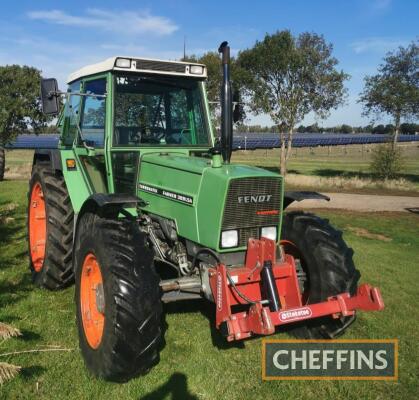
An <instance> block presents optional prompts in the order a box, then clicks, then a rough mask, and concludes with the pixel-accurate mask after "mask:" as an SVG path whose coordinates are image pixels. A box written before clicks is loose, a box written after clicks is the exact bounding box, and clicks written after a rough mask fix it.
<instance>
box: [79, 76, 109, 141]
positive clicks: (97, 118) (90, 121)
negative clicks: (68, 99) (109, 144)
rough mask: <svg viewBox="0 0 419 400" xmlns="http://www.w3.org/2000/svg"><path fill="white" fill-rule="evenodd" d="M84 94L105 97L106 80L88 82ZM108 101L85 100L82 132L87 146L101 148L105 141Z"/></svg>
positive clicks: (93, 98) (90, 97)
mask: <svg viewBox="0 0 419 400" xmlns="http://www.w3.org/2000/svg"><path fill="white" fill-rule="evenodd" d="M84 92H85V93H89V94H96V95H104V94H105V93H106V79H96V80H94V81H89V82H86V83H85V85H84ZM105 114H106V99H105V98H104V97H94V96H85V97H84V98H83V114H82V118H81V131H82V133H83V137H84V139H85V140H86V142H87V145H90V146H93V147H95V148H101V147H103V144H104V139H105Z"/></svg>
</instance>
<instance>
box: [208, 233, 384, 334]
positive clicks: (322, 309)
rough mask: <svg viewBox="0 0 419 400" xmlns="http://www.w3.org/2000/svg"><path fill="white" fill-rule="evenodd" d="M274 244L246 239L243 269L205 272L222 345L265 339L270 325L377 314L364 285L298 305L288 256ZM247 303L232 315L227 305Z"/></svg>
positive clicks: (378, 303)
mask: <svg viewBox="0 0 419 400" xmlns="http://www.w3.org/2000/svg"><path fill="white" fill-rule="evenodd" d="M276 250H277V249H276V244H275V242H274V241H272V240H269V239H266V238H262V239H261V240H256V239H250V240H249V242H248V250H247V254H246V262H245V265H244V266H243V267H237V268H230V269H228V268H227V267H226V266H225V265H224V264H222V263H219V264H217V266H216V267H215V268H211V269H210V270H209V277H210V286H211V291H212V294H213V297H214V301H215V307H216V326H217V328H218V329H220V330H221V332H222V333H223V334H224V336H226V338H227V340H228V341H233V340H240V339H245V338H248V337H250V336H252V335H255V334H256V335H270V334H273V333H274V332H275V327H276V326H281V325H286V324H290V323H294V322H300V321H303V320H308V319H313V318H319V317H325V316H331V317H332V318H334V319H338V318H341V317H350V316H353V315H354V314H355V312H356V310H364V311H380V310H382V309H383V308H384V302H383V299H382V297H381V293H380V290H379V289H378V288H373V287H371V286H370V285H368V284H363V285H361V286H360V287H359V288H358V290H357V293H356V294H355V295H353V296H351V295H350V294H349V293H341V294H338V295H336V296H332V297H329V298H328V299H327V300H326V301H323V302H320V303H315V304H303V302H302V296H301V291H300V287H299V282H298V278H297V272H296V266H295V261H294V258H293V257H292V256H290V255H288V254H285V253H284V252H283V251H282V250H281V251H280V254H281V256H280V259H279V260H276V253H277V252H276ZM244 304H248V305H249V306H250V307H249V309H248V311H242V312H236V313H233V310H232V307H233V306H236V305H244Z"/></svg>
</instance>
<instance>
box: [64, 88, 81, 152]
mask: <svg viewBox="0 0 419 400" xmlns="http://www.w3.org/2000/svg"><path fill="white" fill-rule="evenodd" d="M79 91H80V81H76V82H73V83H72V84H71V85H69V86H68V92H69V93H78V92H79ZM79 113H80V96H78V95H75V96H70V98H69V100H68V101H67V103H66V105H65V109H64V130H63V136H62V143H63V144H64V145H65V146H71V145H72V144H73V142H74V138H75V137H76V136H77V124H78V123H79Z"/></svg>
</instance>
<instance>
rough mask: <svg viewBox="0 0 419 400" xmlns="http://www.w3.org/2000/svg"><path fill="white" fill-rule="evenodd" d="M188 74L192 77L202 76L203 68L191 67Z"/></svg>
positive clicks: (200, 66) (198, 66)
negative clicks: (192, 75)
mask: <svg viewBox="0 0 419 400" xmlns="http://www.w3.org/2000/svg"><path fill="white" fill-rule="evenodd" d="M189 72H190V73H191V74H194V75H202V74H203V73H204V67H203V66H202V65H191V66H190V67H189Z"/></svg>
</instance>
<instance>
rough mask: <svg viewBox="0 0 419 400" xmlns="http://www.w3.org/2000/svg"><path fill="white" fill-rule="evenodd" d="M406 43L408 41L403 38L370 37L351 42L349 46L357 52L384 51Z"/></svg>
mask: <svg viewBox="0 0 419 400" xmlns="http://www.w3.org/2000/svg"><path fill="white" fill-rule="evenodd" d="M407 43H408V41H407V40H403V39H394V38H380V37H375V38H374V37H372V38H365V39H361V40H357V41H355V42H352V43H351V44H350V46H351V48H352V49H353V51H354V52H355V53H357V54H361V53H366V52H375V53H386V52H388V51H391V50H395V49H397V47H399V46H405V45H406V44H407Z"/></svg>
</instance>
